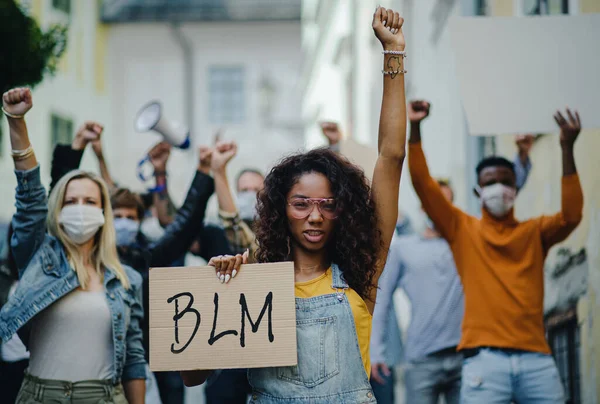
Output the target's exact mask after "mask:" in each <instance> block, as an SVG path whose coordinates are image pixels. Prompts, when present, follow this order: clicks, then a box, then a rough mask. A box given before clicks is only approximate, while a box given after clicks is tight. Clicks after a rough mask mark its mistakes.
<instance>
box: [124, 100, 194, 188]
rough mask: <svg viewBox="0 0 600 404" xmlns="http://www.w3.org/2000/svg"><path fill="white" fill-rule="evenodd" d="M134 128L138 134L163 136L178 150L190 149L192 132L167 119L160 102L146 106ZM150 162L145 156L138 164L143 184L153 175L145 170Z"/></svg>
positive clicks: (138, 115)
mask: <svg viewBox="0 0 600 404" xmlns="http://www.w3.org/2000/svg"><path fill="white" fill-rule="evenodd" d="M134 127H135V130H136V131H137V132H149V131H154V132H158V133H159V134H160V135H162V137H163V139H164V140H165V142H167V143H169V144H170V145H171V146H173V147H177V148H178V149H183V150H185V149H188V148H189V147H190V130H189V129H188V128H187V127H186V126H185V125H180V124H177V123H175V122H172V121H169V120H167V119H165V117H163V115H162V105H161V103H160V102H159V101H151V102H149V103H148V104H146V105H144V106H143V107H142V109H140V111H139V112H138V114H137V117H136V118H135V122H134ZM149 162H150V157H149V156H148V155H146V156H144V158H143V159H142V160H140V162H139V163H138V167H137V174H138V177H139V179H140V180H141V181H142V182H146V181H148V179H149V177H150V175H151V174H147V173H146V172H145V171H148V170H149V169H145V168H144V167H147V166H148V164H147V163H149ZM150 191H151V192H152V191H155V192H156V191H160V189H159V188H156V187H155V188H151V189H150Z"/></svg>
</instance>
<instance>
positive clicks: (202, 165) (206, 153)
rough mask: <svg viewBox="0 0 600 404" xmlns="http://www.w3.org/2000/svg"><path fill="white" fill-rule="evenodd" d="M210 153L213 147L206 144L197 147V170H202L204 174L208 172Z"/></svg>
mask: <svg viewBox="0 0 600 404" xmlns="http://www.w3.org/2000/svg"><path fill="white" fill-rule="evenodd" d="M212 153H213V149H211V148H210V147H208V146H200V147H199V148H198V154H199V157H198V159H199V160H200V161H199V162H198V170H199V171H201V172H203V173H204V174H207V175H208V174H210V165H211V162H212Z"/></svg>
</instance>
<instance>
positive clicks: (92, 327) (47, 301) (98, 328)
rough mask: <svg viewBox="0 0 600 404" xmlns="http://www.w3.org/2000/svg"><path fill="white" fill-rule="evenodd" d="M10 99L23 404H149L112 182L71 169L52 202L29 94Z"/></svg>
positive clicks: (11, 320)
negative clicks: (32, 135) (29, 116)
mask: <svg viewBox="0 0 600 404" xmlns="http://www.w3.org/2000/svg"><path fill="white" fill-rule="evenodd" d="M2 103H3V107H2V109H3V112H4V114H5V115H6V116H7V119H8V123H9V127H10V141H11V146H12V153H11V154H12V157H13V160H14V162H15V163H14V164H15V174H16V177H17V190H16V208H17V210H16V213H15V214H14V216H13V219H12V226H13V235H12V239H11V252H12V254H13V256H14V260H15V264H16V267H17V269H18V271H19V277H20V280H19V284H18V285H17V287H16V289H15V291H14V293H13V295H12V296H11V297H10V298H9V300H8V302H7V303H6V304H5V305H4V306H3V307H2V310H1V311H0V318H1V319H2V321H0V338H2V341H4V342H6V341H8V340H9V339H10V338H11V337H12V336H13V335H14V334H15V333H16V332H19V336H20V337H21V339H22V340H23V342H24V343H25V345H26V346H27V347H28V348H29V351H30V361H29V367H28V369H27V373H26V375H25V379H24V381H23V384H22V386H21V390H20V392H19V395H18V397H17V400H16V402H17V403H31V402H64V401H65V399H67V400H69V402H70V403H81V404H84V403H89V402H100V401H102V402H105V403H123V402H125V401H128V402H129V403H143V402H144V395H145V382H144V380H145V378H146V366H147V364H146V359H145V356H144V347H143V344H142V330H141V327H140V323H141V321H142V318H143V308H142V297H141V295H142V279H141V276H140V275H139V274H138V273H137V272H136V271H134V270H133V269H131V268H129V267H128V266H125V265H123V264H122V263H121V262H120V260H119V257H118V255H117V249H116V243H115V238H116V236H115V230H114V226H113V218H112V208H111V206H110V200H109V193H108V189H107V186H106V184H105V182H104V181H103V180H102V179H100V178H99V177H98V176H96V175H94V174H91V173H86V172H83V171H72V172H70V173H68V174H67V175H65V176H63V177H62V178H61V179H60V180H59V181H58V182H57V183H56V186H55V187H54V189H53V190H52V193H51V194H50V198H49V200H47V199H46V191H45V189H44V187H43V186H42V184H41V180H40V167H39V165H38V163H37V160H36V157H35V154H34V152H33V148H32V145H31V143H30V141H29V137H28V133H27V126H26V124H25V119H24V115H25V114H26V113H27V112H28V111H29V110H30V109H31V107H32V105H33V103H32V97H31V93H30V90H29V89H25V88H17V89H13V90H10V91H8V92H6V93H5V94H4V95H3V97H2ZM46 231H48V232H46Z"/></svg>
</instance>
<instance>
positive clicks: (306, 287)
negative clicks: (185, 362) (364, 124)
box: [182, 7, 406, 403]
mask: <svg viewBox="0 0 600 404" xmlns="http://www.w3.org/2000/svg"><path fill="white" fill-rule="evenodd" d="M403 22H404V20H403V19H402V18H401V17H400V15H399V14H398V13H395V12H394V11H392V10H386V9H385V8H382V7H379V8H377V10H376V13H375V15H374V16H373V29H374V31H375V35H376V36H377V38H378V39H379V41H380V42H381V44H382V45H383V50H384V56H383V69H384V70H383V77H384V78H383V101H382V107H381V117H380V125H379V142H378V144H379V147H378V151H379V154H378V159H377V163H376V165H375V171H374V175H373V185H372V187H369V183H368V181H367V179H366V177H365V175H364V173H363V172H362V170H360V169H359V168H358V167H356V166H354V165H353V164H351V163H350V162H349V161H348V160H346V159H345V158H343V157H341V156H340V155H339V154H337V153H335V152H333V151H331V150H328V149H317V150H312V151H309V152H307V153H302V154H296V155H293V156H290V157H287V158H285V159H283V160H282V161H281V162H280V163H279V164H277V165H276V166H275V167H274V168H273V169H272V170H271V171H270V173H269V174H268V175H267V178H266V179H265V188H264V190H263V191H261V192H260V193H259V200H258V218H257V223H256V230H257V232H256V236H257V241H258V245H259V249H258V253H257V260H258V262H261V263H262V262H265V263H266V262H281V261H289V260H291V261H293V262H294V269H295V281H296V283H295V296H296V324H297V344H298V366H293V367H280V368H262V369H250V370H249V373H248V374H249V381H250V384H251V385H252V388H253V392H252V401H251V402H253V403H274V402H282V401H287V402H292V401H295V402H323V401H329V402H348V403H354V402H359V403H374V402H376V399H375V397H374V396H373V391H372V389H371V385H370V383H369V374H370V371H371V366H370V362H369V361H370V357H369V339H370V334H371V319H372V313H373V309H374V306H375V298H376V295H377V281H378V279H379V277H380V276H381V273H382V271H383V268H384V265H385V261H386V258H387V254H388V248H389V245H390V241H391V239H392V235H393V233H394V230H395V223H396V216H397V213H398V188H399V184H400V175H401V171H402V163H403V161H404V156H405V141H406V104H405V103H406V101H405V96H404V73H405V72H404V67H403V66H404V63H403V62H404V36H403V34H402V29H401V28H402V24H403ZM246 259H247V258H246V256H245V255H244V256H243V255H237V256H234V257H216V258H213V259H212V260H211V261H210V265H213V266H214V267H215V270H216V272H217V274H218V276H220V277H222V279H223V282H225V283H226V282H229V281H230V280H231V279H232V278H235V275H236V274H237V272H238V271H239V270H240V265H241V264H242V263H243V262H245V260H246ZM233 281H234V282H235V279H234V280H233ZM265 282H268V280H267V279H265ZM321 333H325V334H321ZM315 335H327V338H324V339H319V338H315ZM182 374H183V376H184V381H186V384H188V385H194V384H199V383H202V382H203V381H204V379H205V378H206V376H207V374H208V372H206V371H196V372H182Z"/></svg>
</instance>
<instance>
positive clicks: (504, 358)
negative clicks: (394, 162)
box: [408, 101, 583, 404]
mask: <svg viewBox="0 0 600 404" xmlns="http://www.w3.org/2000/svg"><path fill="white" fill-rule="evenodd" d="M412 108H413V109H414V110H416V111H417V112H422V113H427V112H428V111H429V104H428V103H426V102H423V101H420V102H416V103H413V105H412ZM566 115H567V118H568V119H565V117H564V116H563V114H561V113H560V112H557V113H556V115H555V120H556V122H557V123H558V126H559V128H560V145H561V148H562V159H563V161H562V163H563V177H562V208H561V211H560V212H558V213H556V214H555V215H549V216H547V215H544V216H540V217H537V218H533V219H530V220H527V221H524V222H520V221H518V220H516V219H515V217H514V212H513V205H514V201H515V197H516V194H517V178H516V173H515V168H514V165H513V164H512V163H511V162H510V161H508V160H506V159H503V158H500V157H490V158H486V159H484V160H482V161H481V162H480V163H479V165H478V166H477V169H476V172H477V182H478V185H477V187H476V189H475V194H476V195H477V196H478V197H479V198H480V199H481V205H482V217H481V218H476V217H473V216H470V215H468V214H466V213H465V212H463V211H461V210H460V209H458V208H457V207H455V206H454V205H452V203H451V202H450V201H448V200H447V199H446V198H445V197H444V194H443V192H442V190H441V189H440V187H439V185H438V184H437V183H436V181H435V180H434V179H433V178H431V176H430V174H429V170H428V168H427V163H426V160H425V156H424V154H423V150H422V148H421V131H420V126H419V125H416V124H413V125H411V134H410V139H409V150H408V162H409V169H410V174H411V178H412V182H413V186H414V188H415V191H416V192H417V195H418V196H419V198H420V199H421V203H422V205H423V209H424V210H425V213H426V214H427V215H428V216H429V217H430V218H431V220H432V221H433V223H434V226H435V228H436V230H437V231H438V232H439V233H440V235H441V236H442V237H443V238H444V239H446V241H447V242H448V244H449V245H450V249H451V250H452V253H453V256H454V261H455V263H456V268H457V271H458V274H459V276H460V278H461V281H462V285H463V290H464V295H465V308H464V310H465V312H464V317H463V326H462V336H461V339H460V342H459V344H458V350H459V351H461V352H462V354H463V355H464V358H465V359H464V362H463V371H462V385H461V393H460V395H461V403H465V404H469V403H484V402H497V403H506V404H509V403H510V402H511V401H515V402H519V403H534V402H535V403H538V402H544V403H557V404H558V403H564V393H563V387H562V385H561V382H560V377H559V374H558V369H557V368H556V364H555V363H554V360H553V359H552V356H551V354H550V347H549V346H548V343H547V341H546V337H545V329H544V310H543V300H544V260H545V258H546V256H547V254H548V250H549V249H550V248H551V247H552V246H553V245H555V244H557V243H559V242H561V241H563V240H565V239H566V238H567V237H568V236H569V235H570V234H571V233H572V232H573V230H574V229H575V228H576V227H577V225H578V224H579V222H580V221H581V218H582V211H583V192H582V189H581V185H580V183H579V177H578V175H577V170H576V167H575V158H574V154H573V149H574V144H575V140H576V139H577V136H578V135H579V132H580V130H581V121H580V119H579V115H578V114H577V113H576V112H575V113H574V114H573V113H572V112H571V111H570V110H568V109H567V113H566ZM515 364H518V366H515Z"/></svg>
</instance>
